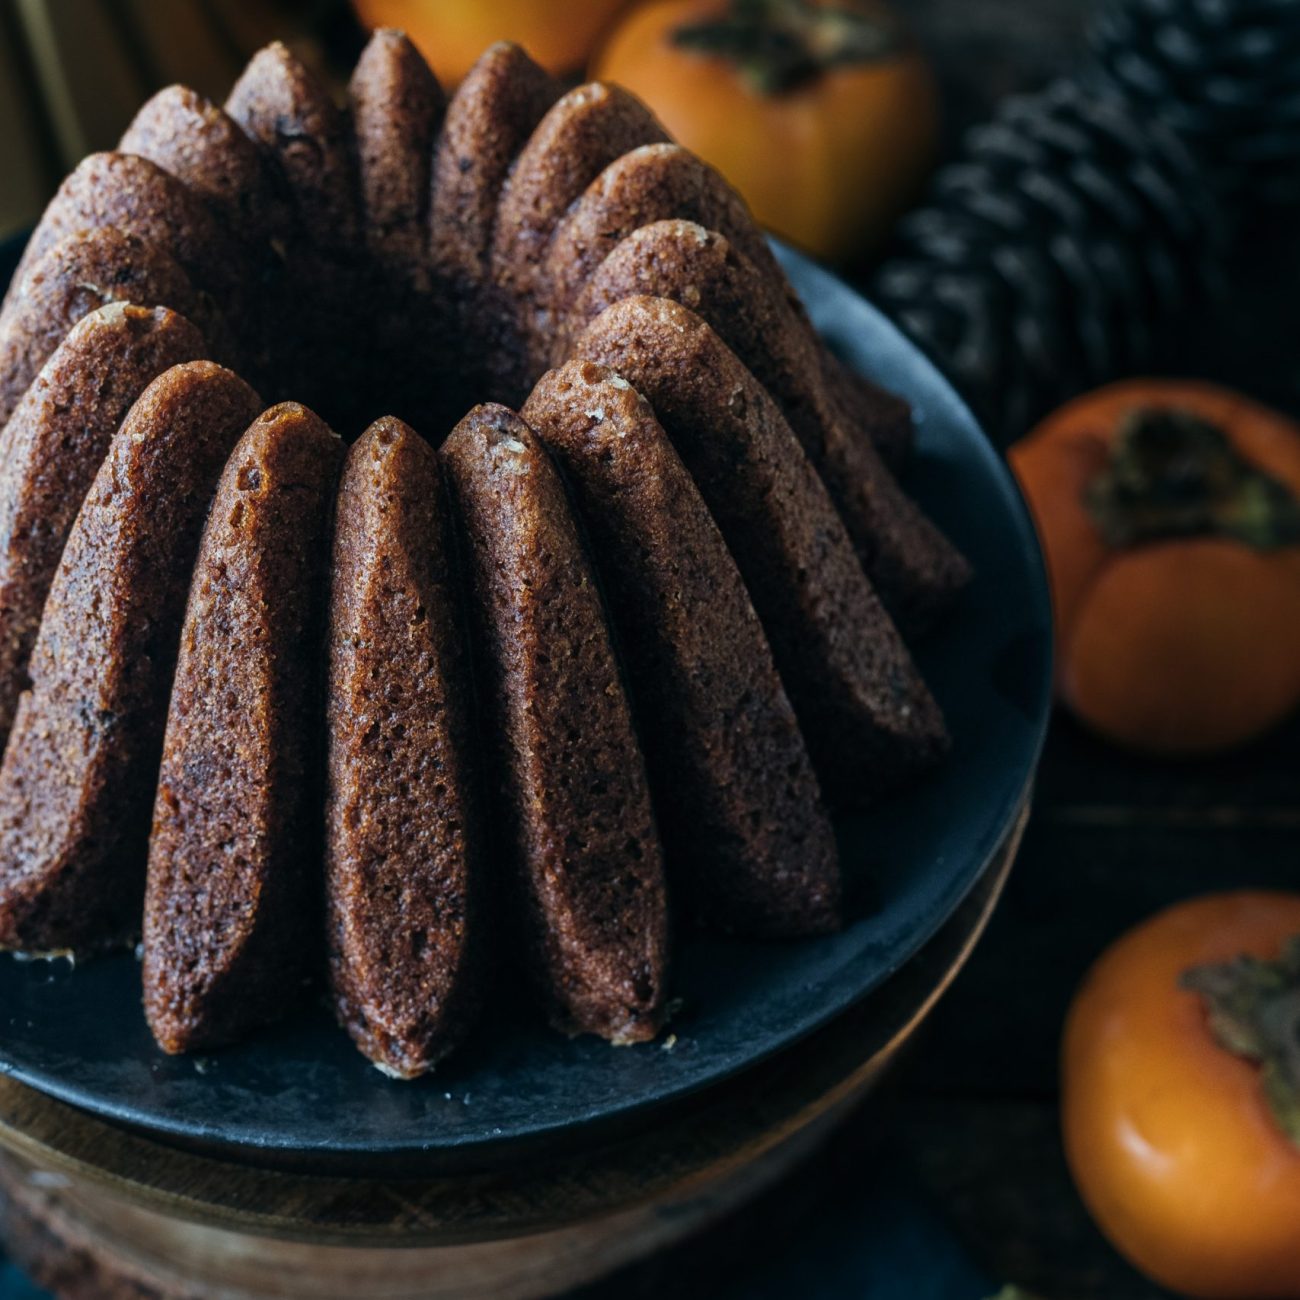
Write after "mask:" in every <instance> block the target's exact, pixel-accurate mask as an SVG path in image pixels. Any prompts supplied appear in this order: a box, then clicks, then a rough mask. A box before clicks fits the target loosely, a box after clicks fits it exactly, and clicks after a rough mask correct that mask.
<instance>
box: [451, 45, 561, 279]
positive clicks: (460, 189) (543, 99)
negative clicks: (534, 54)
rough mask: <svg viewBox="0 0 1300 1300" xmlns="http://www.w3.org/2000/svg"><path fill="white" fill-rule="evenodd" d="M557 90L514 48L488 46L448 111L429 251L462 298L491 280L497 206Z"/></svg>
mask: <svg viewBox="0 0 1300 1300" xmlns="http://www.w3.org/2000/svg"><path fill="white" fill-rule="evenodd" d="M559 96H560V87H559V86H558V84H557V83H556V82H555V81H554V80H553V79H552V78H551V77H549V76H548V75H547V74H546V73H545V72H543V71H542V69H541V68H539V67H538V66H537V64H535V63H534V62H533V61H532V59H530V58H529V57H528V55H527V54H525V53H524V52H523V50H521V49H520V48H519V46H517V45H511V44H509V43H508V42H506V41H501V42H498V43H497V44H496V45H492V46H490V47H489V48H488V49H487V50H486V51H485V52H484V53H483V54H482V55H481V56H480V58H479V60H478V62H477V63H475V65H474V66H473V67H472V68H471V69H470V71H469V73H468V75H467V76H466V78H465V80H464V81H462V82H461V84H460V86H459V88H458V89H457V90H456V93H455V94H454V95H453V96H452V97H451V102H450V103H449V104H448V105H447V112H446V116H445V117H444V119H443V123H442V130H441V132H440V134H439V136H438V142H437V147H436V150H435V154H434V160H433V198H432V201H431V204H430V212H431V243H430V252H431V255H432V260H433V266H434V270H435V272H436V274H437V275H438V276H439V278H440V279H442V280H443V281H444V282H445V283H446V284H447V285H448V286H449V287H450V288H451V289H452V290H453V291H455V292H457V293H458V295H459V296H462V297H464V296H466V295H468V294H470V293H471V292H472V291H473V290H474V289H476V288H477V287H478V286H480V285H482V284H483V282H484V281H485V280H486V279H487V276H488V270H489V267H490V255H491V250H492V223H493V219H494V218H495V216H496V211H497V199H498V198H499V197H500V194H501V187H502V185H504V184H505V179H506V174H507V172H509V170H510V164H511V163H512V162H513V161H514V159H515V155H516V154H518V152H519V150H520V149H522V148H523V146H524V142H525V141H526V140H527V139H528V137H529V136H530V135H531V134H532V133H533V128H534V127H535V126H536V125H537V123H538V122H540V121H541V120H542V117H543V116H544V115H545V113H546V111H547V109H549V108H550V107H551V105H552V104H553V103H555V101H556V100H557V99H558V98H559Z"/></svg>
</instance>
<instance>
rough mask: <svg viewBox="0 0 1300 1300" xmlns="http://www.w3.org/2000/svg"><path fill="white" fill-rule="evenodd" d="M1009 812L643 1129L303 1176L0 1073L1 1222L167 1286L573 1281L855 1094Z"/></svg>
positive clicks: (996, 890)
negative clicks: (821, 1014)
mask: <svg viewBox="0 0 1300 1300" xmlns="http://www.w3.org/2000/svg"><path fill="white" fill-rule="evenodd" d="M1024 821H1025V815H1024V814H1022V817H1021V819H1020V821H1019V822H1018V824H1017V825H1016V827H1015V828H1014V829H1013V831H1012V833H1011V835H1010V837H1009V839H1008V841H1007V843H1006V845H1005V846H1004V847H1003V850H1002V851H1001V853H1000V855H999V857H998V859H997V861H996V862H995V863H994V865H993V866H992V867H991V868H990V870H989V872H988V873H987V874H986V876H985V877H984V879H983V880H982V881H981V883H980V885H978V886H977V888H976V890H975V891H974V892H973V893H972V895H971V896H970V898H968V899H967V901H966V902H965V903H964V904H963V905H962V907H961V908H960V909H959V911H958V913H957V914H956V915H955V916H954V918H953V919H952V921H950V922H949V923H948V924H947V925H946V926H945V927H944V928H943V929H942V930H941V931H940V933H939V934H938V935H937V936H936V937H935V939H934V940H932V941H931V943H930V944H929V945H927V947H926V948H925V949H924V950H923V951H922V953H921V954H920V955H919V956H918V957H917V958H916V959H914V961H913V962H912V963H910V964H909V965H908V966H907V967H905V968H904V970H903V971H901V972H900V973H899V974H898V975H897V976H896V977H895V978H894V980H892V981H891V982H890V983H889V984H887V985H886V986H885V987H884V988H883V989H882V990H881V991H880V992H879V993H878V994H877V995H876V996H874V997H873V998H870V999H868V1000H867V1001H866V1002H865V1003H863V1004H862V1006H860V1007H859V1008H857V1009H855V1010H854V1011H853V1012H850V1013H849V1014H848V1015H846V1016H844V1017H841V1018H840V1019H839V1020H837V1021H835V1022H834V1023H833V1024H831V1025H830V1026H828V1027H827V1028H826V1029H824V1030H822V1031H820V1032H819V1033H818V1034H816V1035H814V1036H813V1037H812V1038H810V1039H808V1040H806V1042H805V1043H804V1044H802V1045H801V1046H800V1047H799V1048H796V1049H794V1050H793V1051H791V1052H787V1053H785V1054H784V1055H782V1056H781V1057H778V1058H777V1059H776V1060H774V1061H771V1062H768V1063H766V1064H764V1065H762V1066H759V1067H756V1068H755V1069H753V1070H751V1071H749V1072H747V1073H746V1074H745V1075H743V1076H742V1077H741V1078H739V1079H737V1080H735V1081H732V1082H731V1083H729V1084H725V1085H721V1086H720V1087H718V1088H716V1089H714V1090H711V1091H709V1092H707V1093H705V1094H703V1095H702V1096H701V1097H699V1098H696V1099H694V1100H693V1101H691V1102H690V1103H688V1104H687V1105H685V1106H683V1107H681V1108H678V1109H675V1110H673V1111H672V1112H669V1113H667V1114H660V1115H659V1116H657V1118H656V1122H655V1124H654V1125H653V1126H652V1127H651V1128H649V1129H648V1130H645V1131H641V1132H638V1133H634V1134H632V1135H630V1136H627V1137H625V1138H622V1139H620V1140H618V1141H614V1142H609V1143H606V1144H604V1145H599V1146H594V1147H593V1148H592V1149H591V1150H590V1151H588V1152H586V1153H584V1154H582V1155H580V1156H579V1157H577V1158H573V1159H566V1160H565V1161H563V1162H557V1163H556V1164H554V1165H547V1164H546V1163H545V1162H543V1161H539V1162H537V1163H536V1164H535V1165H529V1166H525V1167H522V1168H518V1169H515V1170H512V1171H511V1172H510V1173H509V1174H508V1175H502V1174H485V1175H477V1176H476V1175H473V1174H469V1175H466V1174H458V1175H456V1176H455V1177H446V1178H439V1177H436V1176H431V1177H428V1178H425V1179H405V1180H402V1181H400V1182H394V1181H389V1180H383V1179H369V1180H367V1179H358V1178H328V1177H320V1176H315V1177H305V1176H302V1175H295V1174H292V1173H287V1172H283V1171H277V1170H270V1169H264V1168H258V1167H256V1166H253V1165H246V1164H234V1163H230V1162H227V1161H221V1160H214V1159H211V1158H208V1157H202V1156H196V1155H191V1154H189V1153H186V1152H182V1151H178V1150H174V1149H172V1148H169V1147H165V1146H162V1145H160V1144H158V1143H156V1142H153V1141H151V1140H149V1139H147V1138H145V1137H142V1136H139V1135H136V1134H132V1133H128V1132H125V1131H123V1130H120V1129H117V1128H114V1127H112V1126H110V1125H107V1124H104V1123H102V1122H100V1121H98V1120H95V1119H93V1118H92V1117H90V1116H87V1115H84V1114H82V1113H81V1112H78V1111H75V1110H73V1109H72V1108H70V1107H68V1106H65V1105H63V1104H62V1103H59V1102H56V1101H53V1100H51V1099H49V1098H47V1097H44V1096H42V1095H40V1094H38V1093H35V1092H33V1091H31V1090H30V1089H27V1088H24V1087H22V1086H21V1085H19V1084H17V1083H15V1082H14V1081H13V1080H9V1079H0V1151H3V1152H5V1153H7V1154H5V1156H4V1159H5V1161H6V1169H7V1173H6V1174H5V1175H4V1177H5V1178H6V1179H7V1180H8V1181H9V1183H10V1190H9V1193H8V1195H9V1201H10V1209H9V1214H10V1217H11V1224H10V1227H9V1230H8V1232H9V1236H10V1238H11V1240H12V1241H13V1242H14V1244H15V1245H16V1246H17V1247H18V1248H21V1247H22V1243H23V1240H24V1237H23V1232H22V1230H21V1224H19V1226H18V1227H15V1226H14V1222H16V1221H17V1220H22V1221H24V1222H25V1221H26V1220H27V1219H30V1218H31V1217H32V1216H33V1215H34V1216H36V1218H37V1219H38V1220H39V1221H40V1222H42V1223H44V1224H45V1228H46V1231H47V1232H51V1233H53V1234H54V1235H55V1237H56V1238H61V1239H62V1240H63V1241H64V1243H65V1245H64V1246H63V1247H62V1248H61V1249H62V1254H63V1256H65V1257H66V1256H67V1255H68V1254H69V1252H70V1251H71V1252H72V1253H74V1254H75V1253H76V1252H77V1251H79V1250H80V1251H82V1252H87V1251H88V1252H90V1254H91V1255H93V1256H94V1258H95V1259H96V1260H97V1262H98V1265H99V1266H101V1267H112V1266H114V1262H115V1261H128V1262H131V1267H132V1268H134V1269H135V1270H136V1272H135V1273H134V1274H133V1275H132V1276H133V1277H134V1278H135V1280H136V1281H140V1280H141V1279H143V1281H144V1282H145V1283H147V1284H149V1285H152V1286H154V1287H155V1288H156V1290H157V1292H158V1293H159V1294H161V1295H164V1296H168V1297H175V1298H176V1300H179V1298H180V1297H186V1298H187V1300H188V1297H190V1296H195V1297H209V1296H215V1295H217V1294H220V1295H222V1296H232V1295H234V1296H248V1297H257V1296H262V1295H272V1294H274V1295H277V1296H304V1297H306V1296H314V1297H318V1298H319V1300H326V1297H334V1296H338V1297H351V1296H354V1295H357V1294H366V1295H368V1296H375V1295H384V1296H390V1297H393V1298H394V1300H397V1298H398V1297H408V1296H409V1297H411V1298H412V1300H414V1297H415V1296H417V1295H418V1296H421V1297H424V1298H425V1300H436V1298H437V1297H441V1296H447V1297H451V1296H460V1297H468V1296H475V1295H483V1296H489V1295H490V1296H493V1297H499V1298H500V1300H508V1298H509V1297H521V1298H522V1297H528V1296H536V1295H542V1294H552V1293H554V1291H555V1290H556V1289H558V1288H559V1287H563V1286H572V1285H575V1284H577V1283H579V1282H585V1281H589V1280H590V1279H592V1278H594V1277H597V1276H599V1275H600V1274H601V1273H604V1272H607V1271H608V1270H609V1269H611V1268H614V1267H617V1266H620V1265H625V1264H627V1263H628V1262H629V1261H631V1260H633V1259H635V1258H636V1257H638V1256H640V1255H642V1254H645V1253H647V1252H649V1251H650V1250H653V1249H655V1248H657V1247H659V1246H662V1245H665V1244H667V1243H668V1242H670V1241H672V1240H675V1239H678V1238H680V1237H682V1236H685V1235H687V1234H688V1233H690V1232H692V1231H697V1230H699V1229H700V1228H701V1227H703V1226H704V1225H705V1224H707V1223H708V1222H709V1221H711V1220H712V1219H713V1218H716V1217H718V1216H719V1215H720V1214H722V1213H724V1212H726V1211H727V1210H729V1209H733V1208H735V1207H736V1206H737V1205H738V1204H740V1203H741V1202H743V1201H744V1200H746V1199H748V1197H750V1196H752V1195H753V1194H754V1193H755V1192H757V1191H758V1190H759V1189H760V1188H761V1187H762V1186H764V1185H766V1184H768V1183H770V1182H771V1181H773V1180H774V1179H775V1178H776V1177H777V1176H778V1175H779V1174H780V1173H782V1172H784V1171H785V1170H786V1169H788V1168H789V1167H790V1166H791V1165H792V1164H794V1163H796V1162H798V1160H799V1159H800V1158H801V1157H802V1156H803V1155H806V1154H807V1152H808V1150H809V1149H810V1148H811V1147H812V1146H814V1145H815V1144H816V1142H817V1141H818V1140H819V1138H820V1136H821V1135H824V1134H825V1133H826V1132H828V1131H829V1130H830V1129H831V1128H832V1127H834V1126H835V1125H837V1124H838V1123H839V1122H840V1120H842V1119H843V1118H844V1117H845V1116H846V1115H847V1114H848V1113H849V1112H850V1111H851V1109H852V1108H853V1106H854V1105H855V1104H856V1102H857V1101H858V1100H859V1099H860V1098H861V1097H862V1096H863V1095H864V1094H865V1093H866V1092H867V1091H868V1090H869V1089H870V1088H871V1087H872V1086H873V1085H874V1084H875V1083H876V1082H877V1081H878V1080H879V1078H880V1076H881V1074H882V1072H883V1071H884V1070H885V1068H886V1066H887V1065H888V1064H890V1063H891V1062H892V1060H893V1059H894V1057H895V1056H896V1054H897V1052H898V1050H899V1049H900V1047H901V1045H902V1044H903V1043H904V1042H906V1041H907V1039H908V1038H910V1037H911V1035H912V1033H913V1032H914V1030H915V1029H916V1027H917V1026H918V1025H919V1024H920V1023H921V1021H922V1020H924V1018H925V1017H926V1016H927V1015H928V1014H929V1013H930V1011H931V1010H932V1009H933V1007H934V1006H935V1004H936V1003H937V1001H938V999H939V998H940V997H941V995H942V994H943V992H944V990H945V989H946V988H947V987H948V985H949V983H950V982H951V980H952V978H953V977H954V975H955V974H956V972H957V970H958V969H959V968H960V966H961V965H962V964H963V963H964V962H965V961H966V960H967V958H968V957H969V955H970V953H971V952H972V950H973V948H974V945H975V943H976V941H977V940H978V938H979V936H980V935H981V934H982V933H983V929H984V926H985V924H986V923H987V921H988V918H989V916H990V915H991V913H992V909H993V907H994V905H995V903H996V901H997V898H998V896H999V894H1000V893H1001V890H1002V887H1003V884H1004V883H1005V880H1006V877H1007V874H1008V872H1009V870H1010V864H1011V861H1012V859H1013V858H1014V855H1015V852H1016V849H1017V847H1018V844H1019V840H1020V834H1021V830H1022V828H1023V824H1024ZM33 1172H34V1173H35V1177H33ZM396 1245H400V1247H401V1250H399V1251H398V1252H397V1253H396V1254H395V1255H394V1254H393V1253H392V1249H391V1248H392V1247H393V1246H396ZM56 1253H58V1252H56ZM422 1255H423V1256H425V1258H424V1259H423V1260H421V1256H422ZM163 1261H170V1262H169V1263H164V1262H163ZM178 1261H179V1262H178ZM29 1262H38V1261H29ZM417 1274H418V1277H419V1279H420V1282H419V1286H420V1287H422V1288H423V1289H416V1282H415V1280H414V1279H415V1278H416V1276H417ZM431 1278H433V1279H435V1281H433V1282H431V1281H430V1279H431ZM182 1279H184V1281H183V1283H182ZM253 1279H264V1281H262V1282H260V1283H259V1282H257V1281H254V1280H253ZM436 1279H444V1280H445V1284H444V1281H437V1280H436ZM97 1284H98V1285H101V1287H102V1282H101V1283H97ZM133 1285H134V1283H133ZM262 1286H264V1287H265V1288H266V1289H261V1287H262ZM364 1286H368V1287H370V1288H371V1289H368V1290H359V1288H361V1287H364ZM431 1287H432V1288H433V1289H430V1288H431ZM223 1288H225V1289H223ZM375 1288H378V1289H375ZM385 1288H386V1289H385ZM136 1293H137V1292H124V1293H123V1294H136ZM142 1293H143V1294H148V1291H144V1292H142ZM67 1294H68V1295H69V1296H77V1295H79V1294H87V1295H90V1294H96V1293H95V1292H93V1291H88V1292H82V1293H78V1292H74V1291H72V1290H71V1289H69V1290H68V1292H67Z"/></svg>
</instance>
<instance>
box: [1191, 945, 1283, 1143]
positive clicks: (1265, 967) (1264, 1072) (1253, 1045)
mask: <svg viewBox="0 0 1300 1300" xmlns="http://www.w3.org/2000/svg"><path fill="white" fill-rule="evenodd" d="M1179 982H1180V984H1181V985H1182V987H1183V988H1186V989H1191V990H1192V991H1193V992H1194V993H1199V994H1200V995H1201V997H1202V999H1203V1000H1204V1002H1205V1009H1206V1015H1207V1017H1208V1020H1209V1025H1210V1031H1211V1032H1212V1033H1213V1034H1214V1037H1215V1040H1216V1041H1217V1042H1218V1044H1219V1045H1220V1046H1221V1047H1223V1048H1224V1049H1225V1050H1226V1051H1229V1052H1232V1053H1233V1054H1234V1055H1236V1056H1241V1057H1244V1058H1245V1059H1246V1060H1248V1061H1253V1062H1254V1063H1255V1064H1257V1065H1258V1066H1259V1067H1260V1072H1261V1078H1262V1080H1263V1084H1264V1094H1265V1096H1266V1097H1267V1099H1268V1104H1269V1109H1270V1110H1271V1111H1272V1112H1273V1117H1274V1119H1275V1120H1276V1121H1277V1124H1278V1127H1279V1128H1281V1130H1282V1132H1283V1133H1284V1134H1286V1136H1287V1138H1288V1139H1289V1140H1290V1142H1291V1143H1292V1145H1293V1146H1296V1147H1300V935H1296V936H1295V937H1294V938H1292V939H1290V940H1288V942H1287V943H1286V944H1285V945H1284V946H1283V948H1282V952H1281V955H1280V956H1279V957H1278V958H1277V960H1276V961H1266V960H1264V959H1262V958H1259V957H1249V956H1241V957H1237V958H1234V959H1233V960H1232V961H1227V962H1222V963H1220V964H1217V965H1206V966H1193V967H1192V968H1191V969H1190V970H1187V971H1184V972H1183V975H1182V978H1181V980H1180V981H1179Z"/></svg>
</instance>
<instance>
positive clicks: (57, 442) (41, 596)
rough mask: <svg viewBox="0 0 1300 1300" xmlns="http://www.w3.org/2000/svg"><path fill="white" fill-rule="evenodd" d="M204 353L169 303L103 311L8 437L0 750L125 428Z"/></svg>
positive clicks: (48, 371)
mask: <svg viewBox="0 0 1300 1300" xmlns="http://www.w3.org/2000/svg"><path fill="white" fill-rule="evenodd" d="M204 352H205V347H204V343H203V336H202V335H201V334H200V333H199V332H198V330H196V329H195V328H194V326H193V325H191V324H190V323H189V322H188V321H187V320H185V319H184V317H182V316H178V315H176V313H175V312H172V311H168V310H167V309H166V308H165V307H158V308H155V309H154V310H153V311H149V310H147V309H145V308H144V307H131V306H128V305H126V304H125V303H112V304H110V305H109V306H107V307H101V308H100V309H99V310H98V311H95V312H92V313H91V314H90V315H88V316H84V317H83V318H82V319H81V320H80V321H79V322H78V323H77V324H76V325H75V326H74V327H73V329H72V332H71V333H70V334H69V335H68V337H67V338H66V339H64V341H63V342H62V343H61V344H60V345H59V347H58V348H57V349H56V350H55V352H54V355H53V356H52V357H50V359H49V361H48V362H47V363H46V364H45V366H44V368H43V369H42V370H41V373H40V375H39V376H38V377H37V379H36V381H35V382H34V383H33V384H32V386H31V388H29V389H28V390H27V394H26V396H25V397H24V398H23V400H22V401H21V402H20V403H19V404H18V409H17V410H16V411H15V412H14V414H13V418H12V419H11V420H10V421H9V423H8V424H6V425H5V426H4V429H3V431H0V746H2V745H3V742H4V739H5V738H6V737H7V736H8V734H9V727H10V725H11V724H12V722H13V717H14V709H15V708H16V707H17V704H18V696H19V694H20V693H21V692H22V690H23V689H24V688H25V687H26V685H27V659H28V656H29V655H30V654H31V650H32V645H33V644H34V643H35V641H36V632H37V629H38V628H39V626H40V622H41V611H42V609H43V608H44V606H45V597H46V595H47V594H48V592H49V589H50V582H51V580H52V579H53V577H54V571H55V569H56V568H57V567H58V563H59V557H60V556H61V555H62V554H63V545H64V543H65V542H66V541H67V537H68V533H69V531H70V530H71V528H72V521H73V520H74V519H75V518H76V515H77V511H78V510H79V509H80V508H81V503H82V501H83V500H84V499H85V496H86V492H87V491H88V490H89V488H90V485H91V483H92V482H93V481H94V478H95V474H96V471H98V469H99V466H100V464H101V462H102V461H103V459H104V455H105V453H106V452H107V450H108V446H109V443H110V442H111V441H112V438H113V435H114V434H115V433H116V432H117V428H118V425H119V424H121V422H122V420H123V418H124V417H125V416H126V413H127V411H128V410H130V408H131V406H132V405H133V403H134V402H135V400H136V399H137V398H138V397H139V396H140V394H141V393H143V392H144V390H145V389H146V388H147V387H148V386H149V384H151V383H152V382H153V381H154V380H155V379H156V378H157V377H158V376H159V375H160V374H162V372H163V371H164V370H168V369H170V368H171V367H172V366H175V365H179V364H180V363H181V362H183V361H195V360H198V359H200V358H201V357H203V355H204Z"/></svg>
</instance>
